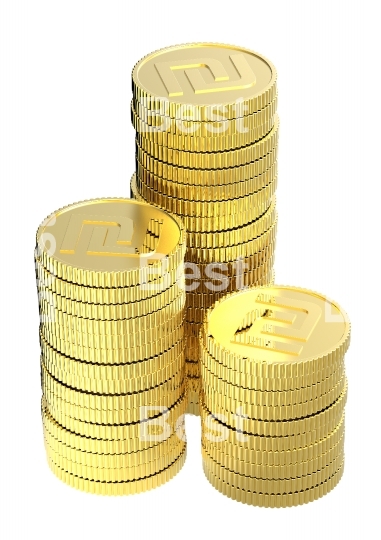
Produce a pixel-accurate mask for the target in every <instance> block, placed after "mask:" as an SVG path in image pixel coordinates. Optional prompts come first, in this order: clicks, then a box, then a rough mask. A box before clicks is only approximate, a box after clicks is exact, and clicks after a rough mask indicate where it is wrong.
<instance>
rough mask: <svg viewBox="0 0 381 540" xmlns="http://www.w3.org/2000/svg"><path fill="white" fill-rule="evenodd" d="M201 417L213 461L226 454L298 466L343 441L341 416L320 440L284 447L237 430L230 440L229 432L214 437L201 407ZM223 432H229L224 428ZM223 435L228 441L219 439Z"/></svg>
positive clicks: (264, 463)
mask: <svg viewBox="0 0 381 540" xmlns="http://www.w3.org/2000/svg"><path fill="white" fill-rule="evenodd" d="M201 417H202V418H201V420H202V427H203V430H202V437H201V440H202V444H203V445H204V446H205V447H206V448H207V449H208V452H209V453H210V454H211V455H212V457H213V456H216V457H215V460H216V461H219V459H220V458H219V457H218V456H220V455H221V456H228V458H229V459H230V460H232V461H233V462H234V461H237V462H245V463H249V464H253V465H258V466H262V467H269V468H274V469H275V468H276V467H289V466H294V465H296V466H297V465H300V464H301V463H311V462H314V461H316V460H318V459H319V458H320V456H322V455H325V454H327V453H328V452H329V451H330V450H331V449H332V448H334V447H338V445H342V444H343V442H344V415H343V417H342V419H341V420H340V422H339V424H338V425H337V426H336V427H335V429H334V430H333V431H332V432H331V433H329V434H328V435H327V436H326V437H324V438H323V439H320V440H317V441H316V442H312V443H311V444H309V445H308V446H302V447H301V448H293V449H285V450H273V448H274V447H275V445H276V447H278V441H277V438H276V437H275V438H271V437H262V438H261V437H256V438H255V435H244V434H243V433H241V432H240V433H236V434H235V440H234V441H233V438H232V437H231V435H232V434H231V433H228V434H227V436H226V437H221V435H223V434H225V433H223V434H222V433H219V434H218V436H217V435H216V431H215V430H213V429H210V428H213V427H214V424H213V423H212V422H211V421H210V419H208V420H207V419H206V417H205V411H203V410H201ZM226 431H228V429H227V428H226ZM229 431H230V430H229ZM229 435H230V437H229ZM311 436H312V434H311V433H310V434H309V440H311ZM225 438H226V439H227V440H221V439H225ZM249 439H252V441H251V443H249V446H251V447H245V446H244V445H245V444H248V443H247V441H248V440H249ZM280 439H281V443H282V445H283V443H284V441H285V440H286V443H285V444H284V446H286V445H287V444H288V442H289V441H288V439H289V437H281V438H280ZM253 441H254V442H253ZM274 441H276V442H274ZM221 459H222V457H221ZM260 478H262V476H261V477H260Z"/></svg>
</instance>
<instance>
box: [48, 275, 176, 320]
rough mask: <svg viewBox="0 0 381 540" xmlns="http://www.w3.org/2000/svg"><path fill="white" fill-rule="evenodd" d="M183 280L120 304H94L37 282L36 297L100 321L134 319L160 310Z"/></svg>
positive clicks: (57, 306) (71, 312)
mask: <svg viewBox="0 0 381 540" xmlns="http://www.w3.org/2000/svg"><path fill="white" fill-rule="evenodd" d="M183 281H184V282H183V283H182V284H181V286H180V284H176V285H173V286H172V287H170V288H169V289H167V294H160V295H157V296H154V297H152V298H150V299H147V300H140V301H137V302H128V303H121V304H94V303H89V302H82V301H78V300H73V299H71V298H66V297H65V296H61V295H60V294H57V293H56V292H53V291H51V290H50V289H48V288H46V287H44V286H42V285H39V284H38V297H39V302H40V303H42V304H43V303H47V304H50V305H51V306H53V307H54V308H56V309H57V310H59V311H61V312H64V313H67V314H68V315H74V316H76V317H82V318H85V319H97V320H100V321H117V320H123V319H134V318H136V317H144V316H145V315H148V314H151V313H156V312H158V311H160V310H161V309H162V308H163V306H169V305H172V303H173V302H174V301H175V300H176V299H177V298H178V296H179V295H180V294H181V291H182V290H184V283H185V279H184V280H183Z"/></svg>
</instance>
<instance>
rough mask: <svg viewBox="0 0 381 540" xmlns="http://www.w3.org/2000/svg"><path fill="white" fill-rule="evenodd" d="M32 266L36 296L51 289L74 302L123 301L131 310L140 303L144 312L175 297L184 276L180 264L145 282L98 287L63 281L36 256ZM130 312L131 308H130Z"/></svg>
mask: <svg viewBox="0 0 381 540" xmlns="http://www.w3.org/2000/svg"><path fill="white" fill-rule="evenodd" d="M35 267H36V277H37V292H38V294H39V296H43V297H44V296H45V295H46V296H49V294H50V292H51V293H54V294H57V295H60V296H61V297H63V298H67V299H68V300H72V301H75V302H83V303H86V304H96V305H115V304H123V305H124V306H125V309H129V310H132V309H133V308H132V306H134V305H135V306H136V308H135V307H134V309H136V310H139V306H142V307H141V309H143V310H144V309H147V310H148V311H147V312H150V310H151V311H152V308H153V307H154V308H156V307H157V306H160V305H162V304H163V303H164V304H165V303H169V302H171V301H172V300H173V299H174V298H175V297H176V296H178V294H179V291H180V290H181V288H182V287H183V279H184V278H183V275H184V266H183V264H181V265H179V266H178V267H177V268H176V269H174V270H171V271H170V272H167V273H165V274H163V275H160V277H159V279H156V280H152V281H147V282H145V283H141V284H140V285H138V286H136V285H132V286H130V287H114V288H108V289H102V288H99V287H84V286H82V285H77V284H75V283H69V282H68V281H64V280H62V279H60V278H58V277H57V276H55V275H53V274H52V273H50V272H48V271H47V270H45V268H44V267H43V266H42V265H41V264H40V262H39V260H38V258H35ZM94 309H95V308H94ZM115 309H116V308H115ZM154 310H155V309H154ZM131 313H134V311H133V310H132V311H131ZM133 316H135V315H133Z"/></svg>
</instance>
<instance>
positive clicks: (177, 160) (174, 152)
mask: <svg viewBox="0 0 381 540" xmlns="http://www.w3.org/2000/svg"><path fill="white" fill-rule="evenodd" d="M276 78H277V77H276V71H275V69H274V67H273V66H272V64H271V63H270V62H269V61H268V60H266V59H265V58H264V57H262V56H261V55H259V54H256V53H254V52H252V51H249V50H246V49H242V48H239V47H234V46H228V45H219V44H205V43H199V44H190V45H181V46H175V47H169V48H167V49H163V50H160V51H158V52H155V53H152V54H150V55H148V56H146V57H145V58H143V59H142V60H140V61H139V62H138V63H137V64H136V66H135V68H134V70H133V72H132V88H133V100H132V106H131V114H132V122H133V125H134V127H135V130H136V175H134V177H133V179H132V195H133V196H134V197H135V198H137V199H138V200H144V201H147V202H149V203H151V204H155V205H157V206H159V207H160V208H162V209H164V210H167V211H170V212H172V213H173V214H175V215H178V216H181V218H182V219H183V221H184V223H185V226H186V228H187V231H188V235H187V239H188V240H187V243H188V244H187V245H188V250H187V253H186V263H187V264H186V268H187V270H186V275H187V276H189V280H187V292H188V295H187V309H186V317H185V320H186V323H185V328H186V336H187V348H186V366H187V368H186V369H187V375H188V382H189V389H190V394H189V408H188V412H193V413H195V414H198V411H199V408H198V399H199V387H200V378H199V377H200V363H199V360H200V349H199V342H198V335H199V330H200V327H201V324H202V320H203V317H204V313H205V309H206V308H208V307H209V306H211V305H212V304H213V303H214V302H215V301H216V300H217V299H218V298H220V297H221V296H223V295H224V294H225V293H226V292H227V291H232V290H236V289H239V288H243V287H244V286H245V285H254V284H259V285H261V284H262V285H263V284H268V283H270V282H271V281H272V280H273V256H274V246H275V235H276V210H275V197H274V194H275V190H276V185H277V144H278V118H277V115H276V109H277V86H276Z"/></svg>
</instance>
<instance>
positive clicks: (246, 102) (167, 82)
mask: <svg viewBox="0 0 381 540" xmlns="http://www.w3.org/2000/svg"><path fill="white" fill-rule="evenodd" d="M237 73H238V74H239V75H238V77H237ZM276 80H277V75H276V71H275V68H274V66H273V65H272V64H271V63H270V62H269V61H268V60H267V59H266V58H265V57H264V56H262V55H259V54H258V53H255V52H253V51H250V50H248V49H243V48H241V47H236V46H232V45H224V44H219V43H189V44H184V45H178V46H174V47H168V48H166V49H161V50H159V51H156V52H154V53H151V54H149V55H147V56H145V57H144V58H142V59H141V60H140V61H139V62H138V63H137V64H136V65H135V67H134V69H133V71H132V92H133V98H134V100H135V101H136V102H139V103H142V105H144V107H146V108H147V109H149V110H157V109H159V110H160V106H161V107H163V103H164V111H163V114H165V115H166V116H170V117H172V118H180V119H185V120H189V119H190V118H192V119H194V120H200V121H202V120H206V121H210V120H214V121H216V120H217V119H218V118H216V116H215V115H216V113H217V114H219V115H220V116H221V119H222V118H226V119H231V118H237V117H239V116H244V115H245V114H252V113H254V112H256V111H259V110H261V109H263V108H264V107H265V106H266V105H267V104H268V103H271V101H272V100H273V99H274V97H275V95H276ZM218 98H220V102H219V103H218V101H217V100H218Z"/></svg>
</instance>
